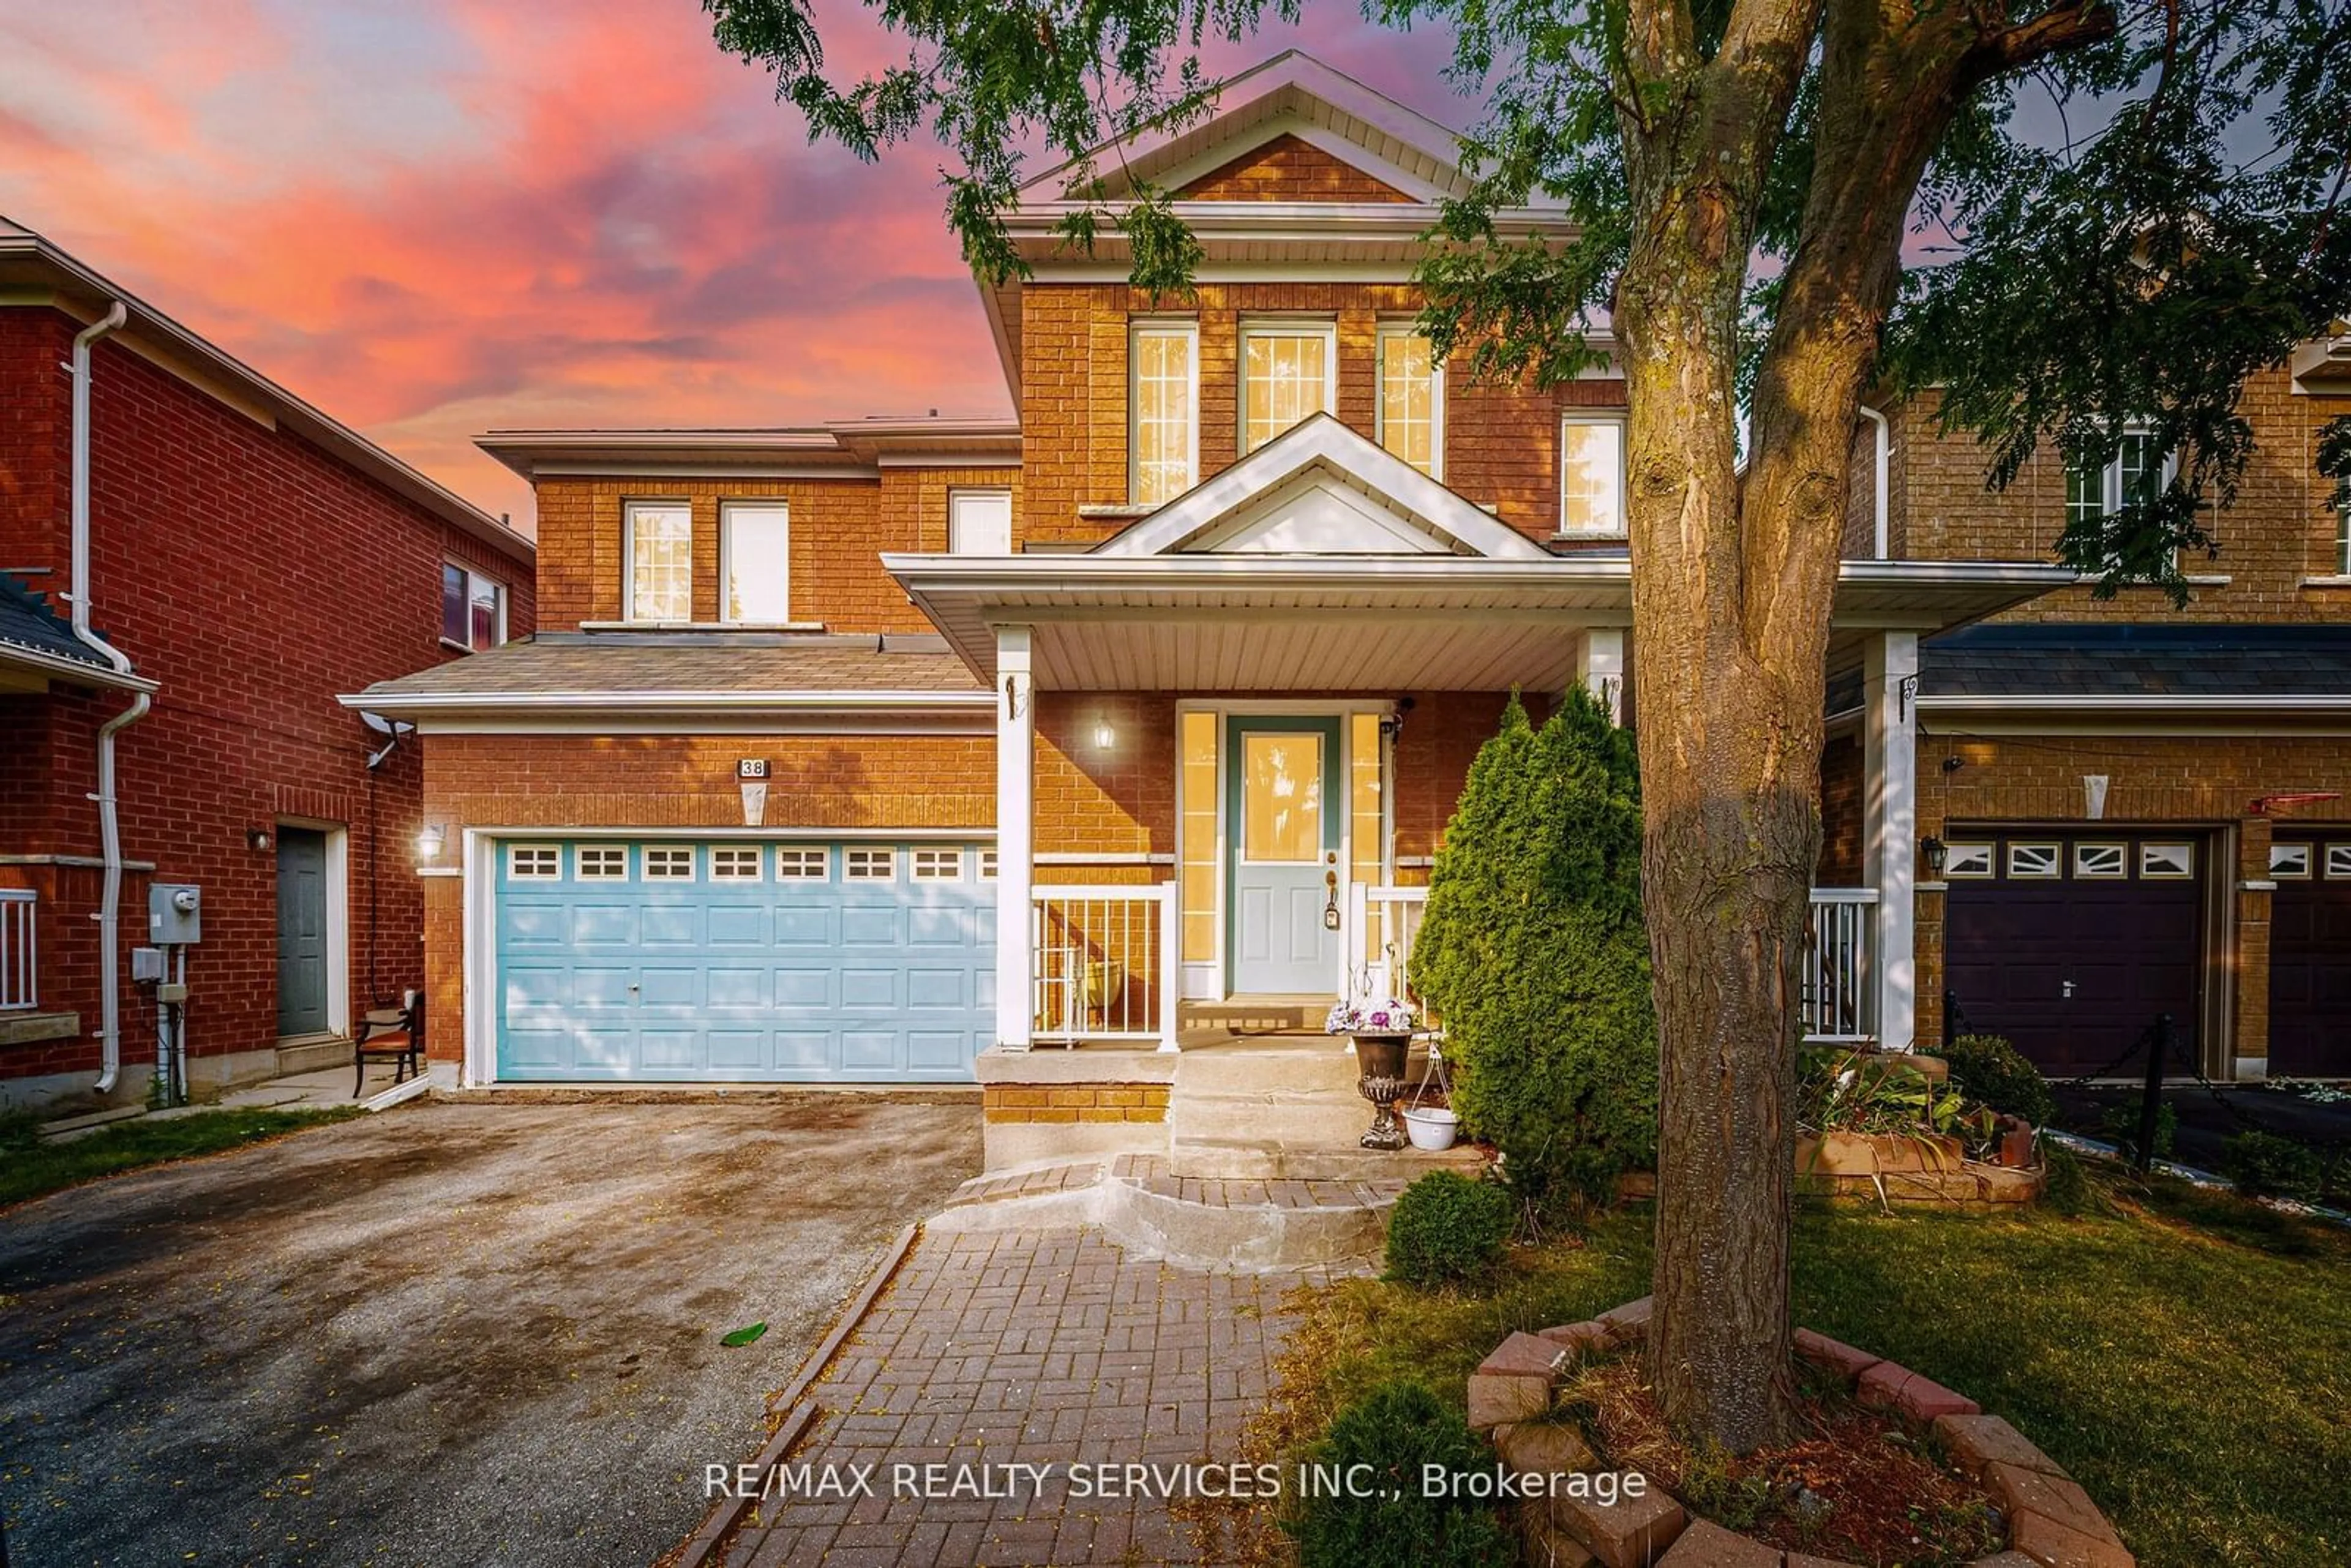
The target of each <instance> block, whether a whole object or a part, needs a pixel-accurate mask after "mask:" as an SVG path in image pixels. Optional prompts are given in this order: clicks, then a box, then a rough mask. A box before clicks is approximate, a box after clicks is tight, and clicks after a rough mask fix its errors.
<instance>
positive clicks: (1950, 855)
mask: <svg viewBox="0 0 2351 1568" xmlns="http://www.w3.org/2000/svg"><path fill="white" fill-rule="evenodd" d="M1993 850H1994V846H1993V845H1992V844H1991V842H1990V841H1973V840H1970V841H1964V842H1954V843H1948V844H1945V845H1944V846H1943V879H1944V880H1945V881H1947V882H1972V881H1975V880H1976V879H1978V878H1988V877H1991V876H1994V875H1997V874H1998V873H1999V869H2000V861H1999V857H1998V856H1997V855H1996V854H1995V853H1994V852H1993Z"/></svg>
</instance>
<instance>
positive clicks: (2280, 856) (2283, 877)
mask: <svg viewBox="0 0 2351 1568" xmlns="http://www.w3.org/2000/svg"><path fill="white" fill-rule="evenodd" d="M2314 847H2315V846H2314V845H2313V844H2312V843H2311V842H2310V841H2308V840H2307V839H2298V840H2294V841H2291V842H2288V843H2273V844H2272V845H2271V846H2270V880H2271V881H2273V882H2308V881H2309V880H2310V871H2311V862H2312V861H2313V860H2314V858H2315V857H2314V855H2313V854H2312V850H2313V849H2314Z"/></svg>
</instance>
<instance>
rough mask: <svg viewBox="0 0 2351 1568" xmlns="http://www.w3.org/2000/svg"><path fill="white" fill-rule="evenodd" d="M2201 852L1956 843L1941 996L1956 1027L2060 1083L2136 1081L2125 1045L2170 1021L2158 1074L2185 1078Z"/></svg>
mask: <svg viewBox="0 0 2351 1568" xmlns="http://www.w3.org/2000/svg"><path fill="white" fill-rule="evenodd" d="M2208 848H2209V846H2208V844H2207V842H2206V841H2204V840H2203V839H2201V838H2199V837H2197V836H2194V835H2191V834H2188V833H2170V834H2156V833H2138V834H2134V833H2118V832H2114V831H2103V832H2101V831H2091V830H2089V829H2086V828H2074V829H2066V830H2054V829H2053V830H2048V831H2038V832H2028V831H1997V832H1993V831H1985V832H1975V833H1971V832H1968V831H1964V830H1954V831H1952V832H1951V834H1950V842H1949V848H1948V850H1947V851H1946V855H1945V861H1944V871H1943V875H1944V878H1945V879H1946V880H1947V881H1948V882H1949V884H1950V892H1949V895H1948V898H1947V901H1946V905H1945V908H1946V915H1945V923H1944V935H1943V967H1944V986H1945V988H1947V989H1949V991H1950V992H1951V993H1952V994H1953V996H1954V997H1955V998H1957V1000H1958V1002H1959V1010H1960V1013H1961V1014H1962V1015H1963V1017H1964V1020H1965V1023H1966V1026H1967V1027H1968V1028H1970V1029H1972V1030H1975V1031H1976V1032H1978V1033H1980V1034H2001V1035H2006V1036H2007V1037H2008V1038H2009V1039H2010V1040H2012V1041H2014V1042H2015V1044H2016V1047H2017V1049H2018V1050H2020V1051H2023V1052H2024V1054H2025V1055H2026V1056H2028V1057H2030V1058H2031V1059H2032V1061H2033V1063H2034V1065H2036V1066H2038V1067H2039V1068H2040V1069H2041V1071H2043V1072H2044V1073H2047V1074H2048V1075H2049V1076H2050V1077H2052V1078H2070V1077H2074V1076H2077V1075H2079V1074H2082V1073H2085V1072H2090V1071H2100V1070H2109V1069H2110V1070H2112V1071H2118V1072H2135V1071H2140V1070H2141V1069H2142V1067H2143V1063H2144V1061H2145V1059H2144V1057H2142V1056H2140V1055H2138V1054H2137V1053H2135V1052H2131V1051H2130V1048H2131V1045H2132V1043H2133V1042H2134V1041H2135V1040H2137V1039H2138V1038H2139V1037H2140V1035H2141V1034H2142V1033H2143V1032H2144V1031H2145V1030H2147V1026H2148V1025H2149V1024H2150V1023H2152V1022H2153V1021H2154V1019H2155V1018H2156V1015H2158V1013H2169V1014H2170V1015H2171V1017H2172V1021H2173V1027H2174V1036H2173V1038H2174V1040H2176V1042H2177V1044H2178V1054H2176V1055H2174V1056H2173V1058H2172V1062H2173V1065H2172V1067H2171V1068H2170V1069H2169V1071H2185V1070H2186V1067H2187V1065H2188V1064H2189V1063H2190V1062H2192V1061H2195V1060H2196V1058H2195V1055H2194V1052H2195V1050H2196V1045H2197V1037H2198V1032H2199V1031H2198V1027H2197V1026H2198V1022H2199V1001H2200V998H2201V997H2202V993H2203V978H2204V964H2203V954H2204V874H2205V860H2206V856H2207V852H2208ZM2126 1053H2129V1054H2127V1055H2126ZM2117 1058H2121V1059H2122V1060H2121V1061H2120V1062H2119V1064H2117V1063H2116V1059H2117Z"/></svg>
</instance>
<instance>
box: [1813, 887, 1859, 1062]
mask: <svg viewBox="0 0 2351 1568" xmlns="http://www.w3.org/2000/svg"><path fill="white" fill-rule="evenodd" d="M1876 928H1877V890H1876V888H1874V887H1816V888H1814V889H1813V940H1812V944H1811V946H1808V947H1806V948H1805V949H1804V986H1803V995H1802V998H1801V1000H1800V1003H1799V1006H1800V1007H1801V1009H1802V1014H1803V1019H1804V1038H1805V1039H1806V1040H1818V1041H1821V1042H1823V1043H1828V1044H1854V1045H1860V1044H1865V1043H1866V1042H1868V1041H1871V1040H1876V1038H1877V1002H1876V986H1875V985H1874V984H1873V983H1872V980H1873V976H1872V973H1871V970H1872V967H1873V966H1872V961H1871V960H1872V956H1873V952H1874V948H1875V943H1874V941H1873V940H1872V938H1873V934H1874V933H1875V932H1876Z"/></svg>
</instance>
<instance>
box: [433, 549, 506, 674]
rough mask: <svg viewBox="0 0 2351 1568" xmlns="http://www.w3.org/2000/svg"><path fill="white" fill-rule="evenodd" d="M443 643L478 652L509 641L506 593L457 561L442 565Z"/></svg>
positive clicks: (499, 584)
mask: <svg viewBox="0 0 2351 1568" xmlns="http://www.w3.org/2000/svg"><path fill="white" fill-rule="evenodd" d="M441 640H442V641H443V642H444V643H455V644H456V645H457V646H458V647H460V648H470V649H472V650H473V651H474V652H475V653H479V652H481V651H482V650H483V649H485V648H495V647H496V646H497V645H498V644H499V643H503V642H505V641H506V640H507V591H506V587H505V585H504V584H502V583H500V582H499V581H498V580H496V578H490V577H484V576H483V575H482V574H481V573H480V572H478V571H475V570H473V569H472V568H470V567H463V566H459V565H458V564H456V563H455V561H443V562H442V563H441Z"/></svg>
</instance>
